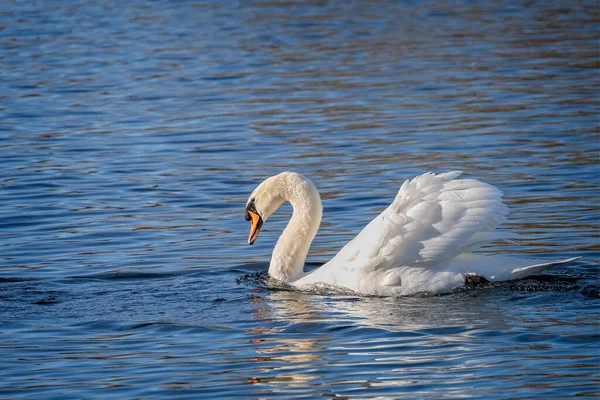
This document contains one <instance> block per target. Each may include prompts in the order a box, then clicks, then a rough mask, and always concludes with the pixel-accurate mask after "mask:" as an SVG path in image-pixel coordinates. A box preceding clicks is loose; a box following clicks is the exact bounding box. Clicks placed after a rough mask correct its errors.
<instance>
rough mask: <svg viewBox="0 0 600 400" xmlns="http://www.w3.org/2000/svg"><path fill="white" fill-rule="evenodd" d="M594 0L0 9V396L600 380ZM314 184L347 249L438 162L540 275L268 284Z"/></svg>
mask: <svg viewBox="0 0 600 400" xmlns="http://www.w3.org/2000/svg"><path fill="white" fill-rule="evenodd" d="M599 17H600V10H599V9H598V4H597V2H594V1H590V2H585V1H581V2H570V3H568V4H567V3H566V2H536V3H524V4H521V2H467V1H465V2H447V3H446V2H414V1H413V2H383V1H372V2H366V1H365V2H362V1H349V2H337V3H336V2H333V3H320V2H294V1H270V2H258V1H257V2H239V3H236V4H234V3H221V2H197V3H193V2H186V1H182V2H167V1H131V2H116V1H105V2H53V1H37V2H20V1H14V2H9V3H7V4H5V5H4V7H3V9H2V10H1V11H0V63H1V67H2V68H1V72H0V79H1V80H0V199H1V201H0V371H1V372H0V376H1V379H0V396H1V397H3V398H7V399H8V398H10V399H39V398H44V399H53V398H61V399H70V398H119V399H121V398H134V397H143V398H165V397H174V398H266V397H288V398H292V397H293V398H302V397H305V398H315V397H326V398H327V397H335V396H337V397H341V398H373V397H382V398H402V397H405V398H440V397H442V396H444V397H449V398H459V397H475V398H542V397H553V398H564V397H568V396H575V395H577V396H579V397H581V398H586V397H587V398H594V397H597V396H599V395H600V388H599V387H598V378H599V375H600V374H599V371H600V360H599V351H598V349H599V339H600V330H599V328H598V322H599V316H600V311H599V310H600V308H599V305H600V300H599V298H600V295H599V284H598V260H599V258H600V257H599V248H600V246H599V239H598V232H599V230H598V229H599V220H600V211H599V207H598V193H599V192H598V184H599V181H600V169H599V167H598V165H599V164H598V158H599V157H598V156H599V154H600V153H599V151H600V140H599V137H598V94H599V93H598V78H599V75H598V68H597V67H598V61H599V52H598V46H597V44H598V40H599V36H598V29H597V21H598V18H599ZM289 169H291V170H295V171H299V172H301V173H303V174H305V175H306V176H308V177H310V178H311V179H312V180H313V181H314V182H315V184H316V185H317V187H318V188H319V190H320V191H321V194H322V198H323V200H324V221H323V225H322V227H321V230H320V231H319V235H318V237H317V239H316V240H315V242H314V243H313V248H312V250H311V253H310V254H309V259H308V262H309V266H310V267H311V268H313V267H316V266H318V265H320V264H322V263H323V262H325V261H327V260H328V259H329V258H330V257H332V256H333V255H334V254H335V253H336V252H337V250H339V248H341V247H342V245H343V244H345V243H346V242H347V241H348V240H350V239H351V238H352V237H354V236H355V235H356V234H357V233H358V231H359V230H360V229H361V228H362V227H363V226H364V225H366V224H367V223H368V222H369V221H370V220H371V219H372V218H373V217H374V216H375V215H377V213H378V212H380V211H381V210H382V209H383V208H385V207H386V206H387V204H389V202H390V201H391V200H392V199H393V197H394V195H395V193H396V191H397V190H398V188H399V187H400V184H401V183H402V181H403V180H404V179H406V178H410V177H413V176H415V175H417V174H420V173H423V172H426V171H429V170H433V171H436V172H443V171H447V170H451V169H461V170H464V171H465V176H467V177H473V178H478V179H481V180H484V181H486V182H489V183H492V184H494V185H496V186H498V187H499V188H500V189H502V190H503V191H504V192H505V197H506V202H507V204H508V205H509V207H510V209H511V215H510V218H509V221H508V222H507V223H506V224H505V225H504V229H508V230H511V231H513V232H517V233H519V234H520V235H521V239H519V240H518V241H517V242H518V243H516V244H506V243H505V244H497V245H494V246H491V247H490V248H488V251H489V252H491V253H497V254H514V255H515V256H522V255H529V254H531V255H533V254H535V255H536V256H538V257H540V258H544V259H547V260H555V259H560V258H568V257H574V256H581V257H582V259H581V260H579V261H578V262H576V263H575V264H573V265H571V266H568V267H566V266H565V267H557V268H555V269H553V270H552V271H550V272H548V274H547V275H545V276H542V277H539V279H535V280H526V281H522V282H511V283H508V284H503V285H487V286H483V287H471V288H466V289H464V290H458V291H456V292H454V293H451V294H447V295H441V296H432V295H418V296H413V297H406V298H398V299H386V298H358V297H352V296H342V295H336V296H334V295H310V294H303V293H296V292H290V291H281V290H275V289H269V288H268V287H265V285H264V271H265V270H266V268H267V263H268V260H269V255H270V251H271V250H272V247H273V245H274V242H275V240H276V238H277V236H278V234H279V232H280V231H281V230H282V229H283V227H284V224H285V223H286V221H287V217H288V216H289V214H290V212H291V209H290V207H289V206H286V207H284V208H283V210H281V211H280V212H279V213H278V214H276V215H275V216H273V217H272V218H271V219H270V220H269V221H268V223H267V224H266V225H265V227H264V229H263V232H262V233H261V236H260V238H259V240H258V241H257V243H256V244H255V245H254V246H252V247H250V246H247V245H246V238H247V234H248V229H249V226H248V224H247V222H246V221H245V220H244V205H245V201H246V199H247V196H248V194H249V193H250V191H251V190H252V189H253V188H254V187H255V185H256V184H257V183H259V182H260V181H262V180H263V179H264V178H266V177H268V176H270V175H272V174H275V173H278V172H280V171H283V170H289Z"/></svg>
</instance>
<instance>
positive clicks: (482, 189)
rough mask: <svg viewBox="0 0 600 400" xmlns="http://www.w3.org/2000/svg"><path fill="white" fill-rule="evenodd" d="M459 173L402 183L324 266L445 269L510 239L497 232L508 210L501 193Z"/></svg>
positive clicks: (425, 176)
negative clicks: (455, 260) (464, 256)
mask: <svg viewBox="0 0 600 400" xmlns="http://www.w3.org/2000/svg"><path fill="white" fill-rule="evenodd" d="M460 174H461V172H460V171H453V172H447V173H444V174H438V175H436V174H433V173H426V174H423V175H420V176H418V177H416V178H414V179H412V180H407V181H406V182H404V184H403V185H402V187H401V188H400V191H399V192H398V195H397V196H396V198H395V199H394V201H393V202H392V204H391V205H390V206H389V207H388V208H387V209H386V210H384V211H383V212H382V213H381V214H380V215H379V216H377V217H376V218H375V219H374V220H373V221H371V222H370V223H369V224H368V225H367V226H366V227H365V228H364V229H363V230H362V231H361V232H360V233H359V234H358V235H357V236H356V237H355V238H354V239H353V240H352V241H351V242H350V243H348V244H347V245H346V246H344V248H343V249H342V250H340V252H339V253H338V254H337V255H336V256H335V257H334V258H333V259H332V260H331V261H330V262H329V263H328V264H329V265H325V266H324V267H329V266H330V267H333V268H334V269H345V270H352V271H354V272H355V273H356V272H357V270H359V269H365V270H376V269H386V268H390V267H395V266H415V267H416V266H422V267H424V268H431V269H443V267H444V266H445V265H446V264H447V263H448V262H449V261H451V260H452V259H453V258H454V257H456V256H457V255H459V254H461V253H464V252H468V251H471V250H475V249H477V248H479V247H480V246H482V245H484V244H486V243H489V242H491V241H494V240H498V239H505V238H507V237H509V234H508V233H505V232H495V231H494V229H495V227H496V226H498V225H499V224H501V223H502V222H503V221H504V220H505V216H506V214H507V212H508V209H507V208H506V206H505V205H504V203H503V202H502V192H500V191H499V190H498V189H496V188H495V187H493V186H491V185H488V184H486V183H483V182H480V181H477V180H474V179H455V178H457V177H458V176H459V175H460ZM324 269H327V268H324ZM323 272H325V271H323ZM365 272H366V271H365Z"/></svg>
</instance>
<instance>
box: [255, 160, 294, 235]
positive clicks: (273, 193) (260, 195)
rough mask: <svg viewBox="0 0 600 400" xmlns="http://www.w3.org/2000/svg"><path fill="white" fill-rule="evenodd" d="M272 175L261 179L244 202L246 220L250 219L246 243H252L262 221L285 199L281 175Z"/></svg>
mask: <svg viewBox="0 0 600 400" xmlns="http://www.w3.org/2000/svg"><path fill="white" fill-rule="evenodd" d="M284 174H286V172H284V173H281V174H279V175H275V176H272V177H270V178H268V179H266V180H265V181H263V182H262V183H261V184H260V185H258V187H257V188H256V189H254V191H253V192H252V194H251V195H250V197H249V198H248V201H247V202H246V221H250V235H248V244H253V243H254V241H255V240H256V238H257V237H258V233H259V232H260V228H262V225H263V223H264V222H265V221H266V220H267V218H269V216H270V215H271V214H273V213H274V212H275V211H276V210H277V209H278V208H279V206H281V204H283V202H284V201H285V198H284V197H283V196H282V194H281V193H282V179H281V178H282V175H284Z"/></svg>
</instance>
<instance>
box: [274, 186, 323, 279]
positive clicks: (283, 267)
mask: <svg viewBox="0 0 600 400" xmlns="http://www.w3.org/2000/svg"><path fill="white" fill-rule="evenodd" d="M280 195H281V197H282V198H283V199H284V200H287V201H289V202H290V203H291V204H292V207H293V209H294V211H293V214H292V218H291V219H290V221H289V222H288V224H287V226H286V228H285V229H284V231H283V233H282V234H281V236H280V237H279V240H278V241H277V244H276V245H275V249H274V250H273V255H272V257H271V264H270V265H269V275H271V276H272V277H273V278H275V279H279V280H281V281H283V282H293V281H295V280H298V279H299V278H301V277H302V276H303V275H304V262H305V260H306V255H307V254H308V249H309V248H310V244H311V243H312V241H313V239H314V238H315V236H316V235H317V230H318V229H319V226H320V225H321V216H322V213H323V207H322V205H321V197H320V196H319V192H318V191H317V189H316V188H315V186H314V185H313V184H312V182H310V181H309V180H305V181H303V182H301V183H300V184H299V183H298V182H290V183H289V184H287V185H286V184H284V185H283V188H282V190H281V192H280Z"/></svg>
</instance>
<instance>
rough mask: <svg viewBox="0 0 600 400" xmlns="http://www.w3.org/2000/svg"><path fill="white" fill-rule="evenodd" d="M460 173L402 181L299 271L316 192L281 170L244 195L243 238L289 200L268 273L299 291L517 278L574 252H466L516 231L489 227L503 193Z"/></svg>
mask: <svg viewBox="0 0 600 400" xmlns="http://www.w3.org/2000/svg"><path fill="white" fill-rule="evenodd" d="M461 173H462V172H461V171H452V172H446V173H441V174H434V173H432V172H428V173H425V174H422V175H420V176H417V177H415V178H413V179H411V180H407V181H405V182H404V183H403V184H402V186H401V187H400V190H399V191H398V194H397V195H396V198H395V199H394V201H393V202H392V204H391V205H390V206H389V207H388V208H386V209H385V210H384V211H383V212H382V213H381V214H379V215H378V216H377V217H376V218H375V219H373V220H372V221H371V222H370V223H369V224H368V225H367V226H366V227H365V228H364V229H363V230H362V231H361V232H360V233H359V234H358V235H357V236H356V237H355V238H354V239H353V240H351V241H350V242H349V243H348V244H346V245H345V246H344V247H343V248H342V249H341V250H340V251H339V252H338V253H337V254H336V255H335V256H334V257H333V258H332V259H331V260H330V261H329V262H327V263H326V264H324V265H322V266H321V267H319V268H317V269H315V270H313V271H310V272H304V262H305V260H306V255H307V254H308V250H309V248H310V245H311V243H312V241H313V239H314V238H315V236H316V234H317V230H318V229H319V226H320V224H321V217H322V213H323V207H322V204H321V197H320V195H319V192H318V191H317V188H316V187H315V185H314V184H313V183H312V182H311V181H310V180H309V179H308V178H306V177H304V176H303V175H301V174H299V173H295V172H282V173H280V174H278V175H275V176H272V177H270V178H267V179H266V180H265V181H263V182H262V183H261V184H260V185H258V186H257V187H256V189H254V191H253V192H252V194H251V195H250V196H249V198H248V201H247V202H246V213H245V214H246V220H248V221H250V234H249V236H248V244H253V243H254V242H255V241H256V239H257V237H258V234H259V232H260V229H261V228H262V226H263V224H264V223H265V222H266V221H267V219H268V218H269V216H271V214H273V213H274V212H275V211H276V210H277V209H278V208H279V207H280V206H281V205H282V204H283V203H284V202H286V201H288V202H290V203H291V204H292V208H293V213H292V217H291V218H290V220H289V222H288V224H287V226H286V228H285V229H284V231H283V233H282V234H281V236H280V237H279V240H278V241H277V244H276V245H275V248H274V249H273V254H272V256H271V262H270V264H269V272H268V273H269V275H270V276H271V277H272V278H275V279H276V280H279V281H282V282H284V283H286V284H288V285H291V286H293V287H294V288H296V289H298V290H306V291H311V290H317V288H322V287H334V288H341V289H344V290H349V291H351V292H353V293H356V294H361V295H372V296H404V295H411V294H415V293H418V292H448V291H451V290H453V289H455V288H457V287H460V286H463V285H465V282H466V281H468V280H469V278H475V279H476V280H477V279H481V280H483V281H484V282H485V280H488V281H504V280H511V279H520V278H524V277H526V276H529V275H533V274H536V273H539V272H541V271H543V270H544V269H546V268H548V267H550V266H554V265H558V264H565V263H568V262H571V261H573V260H575V259H577V258H578V257H576V258H571V259H567V260H561V261H555V262H547V261H543V260H531V259H520V258H513V257H506V256H504V257H502V256H489V255H484V254H473V253H471V252H472V251H473V250H476V249H478V248H479V247H481V246H483V245H485V244H488V243H490V242H492V241H497V240H506V239H510V238H512V237H515V236H516V235H512V234H510V233H508V232H504V231H496V230H495V228H496V226H498V225H499V224H501V223H502V222H503V221H504V220H505V216H506V214H507V213H508V209H507V207H506V206H505V205H504V203H503V202H502V192H501V191H500V190H498V189H497V188H495V187H494V186H491V185H489V184H486V183H483V182H480V181H478V180H475V179H457V178H458V177H459V176H460V175H461Z"/></svg>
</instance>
